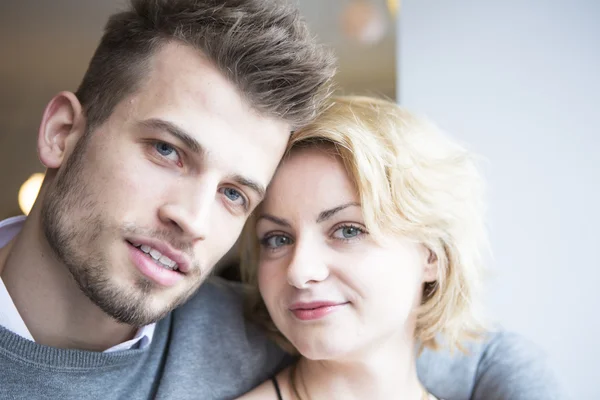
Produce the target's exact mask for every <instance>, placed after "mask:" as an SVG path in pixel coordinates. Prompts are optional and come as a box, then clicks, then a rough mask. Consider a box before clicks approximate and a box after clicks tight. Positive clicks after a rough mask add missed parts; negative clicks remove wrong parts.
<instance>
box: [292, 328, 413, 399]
mask: <svg viewBox="0 0 600 400" xmlns="http://www.w3.org/2000/svg"><path fill="white" fill-rule="evenodd" d="M295 369H296V371H295V374H294V375H295V377H294V382H295V385H296V387H297V389H298V391H299V393H300V394H301V395H302V398H310V399H312V400H318V399H332V398H343V399H370V400H376V399H392V398H394V399H407V400H412V399H414V400H419V399H421V398H422V395H423V388H422V386H421V383H420V382H419V379H418V377H417V372H416V361H415V354H414V342H413V341H412V340H409V341H407V340H399V339H398V338H395V339H394V340H388V341H386V342H385V343H378V344H377V345H373V346H371V347H370V348H367V349H363V350H361V351H360V352H359V353H357V354H355V355H352V356H349V357H344V358H343V359H336V360H325V361H323V360H319V361H314V360H309V359H306V358H301V359H300V360H299V362H298V364H297V365H296V366H295ZM286 381H288V382H287V383H289V381H290V380H289V379H286ZM287 383H286V384H285V386H288V384H287ZM286 389H291V388H287V387H286ZM287 391H288V390H286V392H287ZM288 393H289V394H292V393H293V391H292V390H290V391H289V392H288ZM284 398H286V399H287V398H290V399H291V398H295V396H293V395H288V396H286V397H284Z"/></svg>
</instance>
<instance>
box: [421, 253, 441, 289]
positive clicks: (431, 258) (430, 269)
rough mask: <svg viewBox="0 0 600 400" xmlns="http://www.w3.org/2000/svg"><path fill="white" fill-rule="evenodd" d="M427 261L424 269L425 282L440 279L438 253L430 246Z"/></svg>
mask: <svg viewBox="0 0 600 400" xmlns="http://www.w3.org/2000/svg"><path fill="white" fill-rule="evenodd" d="M425 251H426V252H427V254H426V257H427V262H426V263H425V268H424V269H423V282H424V283H425V282H427V283H431V282H435V281H437V280H438V268H439V261H438V257H437V255H436V254H435V253H434V252H433V251H432V250H431V249H429V248H426V249H425Z"/></svg>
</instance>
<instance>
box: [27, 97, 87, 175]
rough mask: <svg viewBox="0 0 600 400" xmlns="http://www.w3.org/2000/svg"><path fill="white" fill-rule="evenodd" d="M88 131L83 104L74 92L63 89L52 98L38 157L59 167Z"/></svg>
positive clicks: (48, 166)
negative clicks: (86, 129) (86, 130)
mask: <svg viewBox="0 0 600 400" xmlns="http://www.w3.org/2000/svg"><path fill="white" fill-rule="evenodd" d="M84 131H85V118H84V116H83V114H82V107H81V103H79V100H78V99H77V97H76V96H75V95H74V94H73V93H71V92H60V93H59V94H57V95H56V96H54V97H53V98H52V100H50V102H49V103H48V105H47V106H46V109H45V110H44V116H43V118H42V123H41V125H40V131H39V133H38V156H39V158H40V161H41V162H42V164H44V165H45V166H46V168H49V169H56V168H58V167H60V166H61V164H62V162H63V161H64V160H65V159H66V157H67V156H68V155H69V154H70V152H71V151H72V150H73V148H74V147H75V144H76V143H77V141H78V140H79V139H80V138H81V137H82V136H83V133H84Z"/></svg>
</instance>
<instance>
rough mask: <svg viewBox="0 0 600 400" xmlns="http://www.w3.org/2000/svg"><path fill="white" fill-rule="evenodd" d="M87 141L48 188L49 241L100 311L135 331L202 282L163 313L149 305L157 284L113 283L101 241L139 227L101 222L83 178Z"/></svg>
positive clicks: (44, 220) (44, 205)
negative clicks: (128, 285) (133, 328)
mask: <svg viewBox="0 0 600 400" xmlns="http://www.w3.org/2000/svg"><path fill="white" fill-rule="evenodd" d="M88 136H89V135H88ZM87 142H89V139H88V138H87V137H84V138H82V139H80V140H79V142H78V143H77V145H76V147H75V149H74V151H73V154H72V155H71V156H70V157H69V159H68V160H67V163H66V165H65V167H64V170H63V171H62V174H58V176H57V177H56V178H55V179H56V182H55V184H54V185H53V186H50V187H48V190H47V194H46V197H45V199H44V201H43V203H42V209H41V215H42V228H43V232H44V235H45V238H46V240H47V241H48V244H49V245H50V248H51V249H52V250H53V251H54V253H55V255H56V257H57V259H58V260H59V261H60V262H61V263H62V264H64V266H65V267H67V269H68V270H69V272H70V274H71V276H72V277H73V279H74V280H75V282H76V283H77V285H78V286H79V289H80V290H81V291H82V292H83V293H84V295H85V296H86V297H88V298H89V299H90V300H91V301H92V302H93V303H94V304H96V305H97V306H98V307H99V308H100V309H102V311H104V312H105V313H106V314H108V315H109V316H111V317H112V318H114V319H115V320H116V321H118V322H121V323H124V324H128V325H131V326H134V327H141V326H144V325H148V324H150V323H153V322H157V321H158V320H160V319H162V318H164V317H165V316H166V315H167V314H168V313H169V312H170V311H171V310H173V309H174V308H176V307H177V306H179V305H181V304H182V303H184V302H185V301H186V300H187V299H188V298H189V297H190V296H191V295H192V294H193V293H194V292H195V291H196V289H197V288H198V287H199V286H200V284H201V282H202V278H201V277H200V276H196V277H193V278H194V279H195V280H196V281H197V282H196V283H195V284H194V285H192V287H190V288H189V289H188V290H185V291H183V292H182V293H181V294H179V295H178V296H176V297H175V298H174V299H173V300H171V301H170V302H168V303H167V304H165V305H164V306H162V307H160V308H159V309H151V308H150V306H149V305H150V303H151V302H152V301H151V300H152V299H151V298H150V297H151V296H152V295H153V292H155V291H156V290H159V289H157V284H155V283H154V282H153V281H151V280H149V279H148V278H146V277H144V276H142V275H138V276H137V277H136V278H135V281H134V283H133V285H132V286H131V287H129V288H124V287H122V285H119V284H117V282H115V280H114V278H113V277H112V276H111V272H110V268H109V260H108V258H107V252H108V247H104V248H103V247H101V246H107V242H106V241H105V242H103V241H102V240H100V241H99V239H104V240H106V238H110V237H111V236H112V237H113V238H121V237H124V236H123V235H122V234H123V233H126V232H129V233H133V231H136V228H135V227H132V226H128V227H119V226H114V225H113V224H111V223H109V222H108V221H107V220H106V219H105V218H103V217H102V214H103V213H102V211H101V209H100V207H99V205H98V202H97V200H96V196H95V194H94V192H93V191H92V189H91V186H90V185H89V181H88V180H87V179H85V176H84V174H85V163H84V158H85V157H84V156H85V153H86V146H87V144H88V143H87ZM95 243H98V244H97V245H96V246H95V245H94V244H95ZM198 275H200V274H199V273H198ZM190 278H192V277H187V279H190Z"/></svg>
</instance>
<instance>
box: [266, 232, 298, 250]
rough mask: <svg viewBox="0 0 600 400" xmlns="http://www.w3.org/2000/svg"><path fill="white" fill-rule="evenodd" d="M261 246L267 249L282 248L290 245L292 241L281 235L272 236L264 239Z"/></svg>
mask: <svg viewBox="0 0 600 400" xmlns="http://www.w3.org/2000/svg"><path fill="white" fill-rule="evenodd" d="M261 242H262V244H263V245H264V246H266V247H268V248H271V249H276V248H279V247H282V246H288V245H290V244H292V239H290V238H289V237H287V236H283V235H273V236H269V237H266V238H264V239H263V240H262V241H261Z"/></svg>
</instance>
